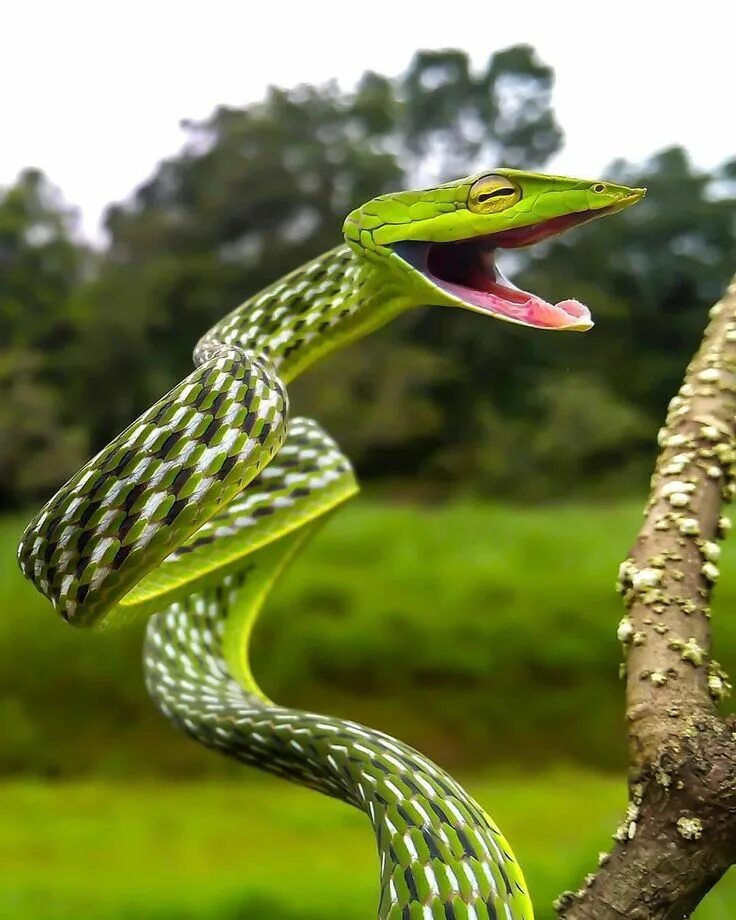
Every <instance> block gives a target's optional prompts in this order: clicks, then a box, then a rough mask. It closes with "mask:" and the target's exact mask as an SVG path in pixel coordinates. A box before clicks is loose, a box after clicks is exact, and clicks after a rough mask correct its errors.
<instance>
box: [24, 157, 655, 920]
mask: <svg viewBox="0 0 736 920" xmlns="http://www.w3.org/2000/svg"><path fill="white" fill-rule="evenodd" d="M641 194H642V192H641V191H640V190H631V189H627V188H624V187H622V186H616V185H612V184H610V183H602V182H598V183H591V182H587V181H581V180H574V179H564V178H560V177H550V176H543V175H537V174H533V173H525V172H519V171H515V170H503V169H499V170H496V171H495V172H493V173H484V174H481V175H478V176H474V177H471V178H469V179H460V180H458V181H456V182H452V183H448V184H446V185H442V186H438V187H436V188H432V189H427V190H422V191H416V192H399V193H396V194H392V195H385V196H381V197H380V198H377V199H374V200H373V201H371V202H368V203H367V204H366V205H364V206H363V207H362V208H359V209H357V210H356V211H354V212H352V214H350V215H349V217H348V219H347V220H346V222H345V226H344V231H345V237H346V244H347V245H343V246H341V247H338V248H337V249H334V250H332V251H330V252H327V253H325V254H324V255H322V256H320V257H318V258H316V259H314V260H313V261H312V262H310V263H308V264H307V265H305V266H303V267H302V268H300V269H298V270H297V271H295V272H292V273H291V274H290V275H288V276H286V277H285V278H283V279H282V280H280V281H278V282H276V283H275V284H273V285H272V286H271V287H269V288H267V289H266V290H265V291H263V292H262V293H260V294H259V295H257V296H255V297H253V298H251V299H250V300H248V301H247V302H246V303H244V304H243V305H242V306H240V307H238V308H237V309H236V310H235V311H234V312H233V313H231V314H230V315H229V316H228V317H226V318H225V319H224V320H222V321H221V322H220V323H219V324H218V325H216V326H215V327H214V328H213V329H211V330H210V331H209V332H208V333H207V334H206V335H205V336H204V338H203V339H202V340H201V341H200V343H199V344H198V346H197V348H196V350H195V355H194V362H195V365H196V369H195V370H194V371H193V373H191V374H190V375H189V376H188V377H187V378H186V379H185V380H184V381H183V382H182V383H180V384H179V385H178V386H176V387H175V388H174V389H173V390H171V392H169V393H168V394H167V395H166V396H164V397H163V398H162V399H161V400H159V402H157V403H156V405H154V406H153V407H152V408H151V409H149V410H148V411H147V412H146V413H144V414H143V415H142V416H141V417H140V418H139V419H138V420H137V421H136V422H134V423H133V424H132V425H131V426H130V427H129V428H128V429H127V430H126V431H124V432H123V433H122V434H121V435H119V436H118V437H117V438H116V439H115V440H114V441H113V442H112V443H111V444H109V445H108V446H107V447H106V448H105V449H104V450H102V451H101V453H99V454H98V455H97V456H96V457H94V458H93V459H92V460H91V461H90V462H89V463H88V464H87V465H86V466H85V467H84V468H83V469H82V470H80V471H79V472H78V473H77V474H76V475H75V476H74V477H73V478H72V479H71V480H70V481H69V482H68V483H66V485H64V486H63V487H62V488H61V490H60V491H59V492H58V493H57V494H56V495H55V496H54V497H53V498H52V499H51V501H50V502H49V503H48V504H47V505H46V506H45V507H44V508H43V510H42V511H41V512H40V513H39V514H38V516H37V517H36V518H35V519H34V520H33V521H32V522H31V524H30V525H29V526H28V528H27V529H26V531H25V533H24V535H23V538H22V541H21V544H20V547H19V560H20V565H21V567H22V570H23V572H24V573H25V575H26V576H27V577H28V578H30V579H31V580H32V581H33V582H34V584H35V585H36V587H37V588H38V589H39V590H40V591H41V592H42V593H43V594H44V595H46V597H48V598H49V599H50V600H51V602H52V603H53V605H54V607H55V608H56V609H57V611H58V612H59V613H60V614H61V615H62V616H63V617H64V618H65V619H67V620H68V621H69V622H70V623H74V624H78V625H94V626H104V625H108V624H110V623H114V622H122V621H125V620H126V619H129V618H131V617H132V616H134V615H135V616H139V615H150V616H151V618H150V620H149V623H148V629H147V638H146V644H145V652H144V663H145V674H146V682H147V686H148V689H149V692H150V694H151V696H152V698H153V699H154V701H155V702H156V704H157V705H158V707H159V708H160V709H161V711H162V712H163V713H164V714H165V715H166V716H168V718H169V719H171V720H172V721H173V722H174V723H175V724H177V725H178V726H180V727H181V728H183V729H184V731H186V732H188V733H189V734H190V735H192V736H193V737H194V738H196V739H197V740H199V741H200V742H202V743H203V744H205V745H207V746H209V747H212V748H216V749H218V750H220V751H222V752H224V753H226V754H228V755H230V756H231V757H235V758H237V759H238V760H241V761H243V762H244V763H247V764H252V765H253V766H257V767H260V768H261V769H264V770H268V771H270V772H272V773H276V774H278V775H281V776H284V777H286V778H288V779H291V780H295V781H296V782H299V783H302V784H303V785H306V786H309V787H311V788H313V789H316V790H319V791H320V792H323V793H325V794H327V795H330V796H335V797H337V798H339V799H342V800H344V801H346V802H349V803H350V804H352V805H354V806H356V807H357V808H360V809H361V810H363V811H365V812H366V814H367V815H368V817H369V819H370V821H371V824H372V825H373V829H374V831H375V834H376V840H377V844H378V851H379V855H380V903H379V907H378V916H379V917H380V918H382V920H383V918H388V920H419V918H422V920H431V918H434V920H476V918H478V920H488V918H490V920H496V918H502V920H527V918H531V916H532V907H531V902H530V899H529V896H528V894H527V890H526V885H525V883H524V879H523V876H522V873H521V870H520V868H519V866H518V864H517V862H516V860H515V858H514V856H513V855H512V852H511V848H510V846H509V844H508V842H507V841H506V839H505V838H504V836H503V835H502V833H501V832H500V830H499V829H498V827H497V826H496V825H495V824H494V822H493V821H492V820H491V819H490V818H489V816H488V815H487V814H486V813H485V812H484V810H483V809H482V808H481V807H480V806H479V805H478V804H477V803H476V802H475V801H474V800H473V799H472V798H471V797H470V796H469V795H468V794H467V792H465V791H464V790H463V789H462V788H461V787H460V786H459V785H458V784H457V783H456V782H455V781H454V780H453V779H452V778H451V777H450V776H449V775H448V774H447V773H446V772H445V771H444V770H442V769H441V768H440V767H438V766H436V765H435V764H434V763H432V762H431V761H430V760H428V759H427V758H426V757H424V756H423V755H422V754H420V753H418V752H417V751H415V750H413V749H412V748H410V747H408V746H407V745H405V744H403V743H402V742H401V741H397V740H395V739H393V738H391V737H389V736H387V735H385V734H383V733H381V732H379V731H376V730H374V729H371V728H367V727H365V726H362V725H358V724H355V723H353V722H350V721H344V720H340V719H334V718H330V717H329V716H323V715H317V714H313V713H309V712H302V711H299V710H297V709H290V708H286V707H283V706H279V705H278V704H276V703H273V702H271V701H270V700H269V699H268V698H267V697H266V696H265V695H264V694H263V692H262V691H261V690H260V689H259V687H258V686H257V684H256V682H255V680H254V679H253V676H252V674H251V671H250V668H249V664H248V657H247V646H248V636H249V633H250V630H251V628H252V626H253V622H254V620H255V617H256V615H257V613H258V611H259V610H260V608H261V606H262V604H263V601H264V599H265V597H266V595H267V593H268V590H269V588H270V586H271V584H272V583H273V581H274V580H275V578H276V577H277V576H278V574H279V573H280V571H281V570H282V569H283V568H284V566H285V565H286V563H287V561H288V560H289V559H290V557H291V556H292V555H293V554H294V553H295V552H296V551H297V549H298V548H299V547H300V545H301V544H302V543H303V542H304V541H305V539H306V537H307V536H308V534H309V533H310V532H311V531H312V530H314V528H315V527H316V526H317V523H318V522H319V520H320V519H323V518H324V516H325V515H326V513H327V512H329V511H331V510H332V509H334V508H335V507H336V506H337V505H339V504H340V503H341V502H343V501H344V500H345V499H346V498H348V497H349V496H351V495H352V494H354V492H355V491H356V484H355V481H354V478H353V474H352V471H351V468H350V464H349V463H348V461H347V460H346V458H345V457H344V456H343V455H342V454H341V453H340V451H339V449H338V448H337V446H336V445H335V443H334V442H333V441H332V440H331V439H330V438H329V437H328V436H327V435H326V434H325V433H324V432H323V431H322V430H321V428H320V427H319V426H318V425H317V424H316V423H315V422H313V421H310V420H308V419H292V420H288V411H287V405H288V400H287V396H286V391H285V383H286V382H288V381H289V380H290V379H292V378H293V377H295V376H296V375H297V374H298V373H299V372H300V371H301V370H302V369H304V368H305V367H306V366H308V365H309V364H311V363H312V362H313V361H314V360H316V359H317V358H318V357H321V356H322V355H323V354H325V353H327V352H328V351H331V350H333V349H335V348H337V347H339V346H342V345H345V344H347V343H348V342H350V341H352V340H354V339H357V338H359V337H360V336H362V335H365V334H366V333H368V332H370V331H372V330H373V329H375V328H377V327H378V326H380V325H382V324H384V323H385V322H387V321H388V320H390V319H391V318H393V317H394V316H396V315H397V314H399V313H401V312H402V311H403V310H406V309H408V308H410V307H413V306H420V305H425V304H437V305H444V306H454V307H463V308H465V309H470V310H473V311H475V312H481V313H485V314H489V315H492V316H496V317H497V318H501V319H505V320H508V321H511V322H516V323H521V324H524V325H529V326H534V327H537V328H547V329H573V330H581V329H586V328H589V327H590V325H591V322H590V315H589V313H588V311H587V308H585V307H584V306H583V305H582V304H579V303H578V302H577V301H572V300H571V301H564V302H562V303H560V304H557V305H552V304H549V303H546V302H545V301H543V300H542V299H541V298H539V297H537V296H535V295H533V294H530V293H528V292H524V291H520V290H519V289H518V288H516V287H514V286H513V285H512V284H511V283H510V282H509V281H507V279H506V278H504V276H503V275H502V274H501V272H500V270H499V269H498V268H497V266H496V264H495V258H494V257H495V252H496V250H497V249H498V248H512V247H517V246H523V245H528V244H530V243H533V242H536V241H538V240H540V239H546V238H548V237H549V236H551V235H553V234H556V233H559V232H561V231H562V230H565V229H567V228H568V227H570V226H573V225H576V224H579V223H582V222H584V221H587V220H590V219H592V218H594V217H598V216H601V215H602V214H607V213H612V212H613V211H616V210H620V209H621V208H622V207H625V206H626V205H628V204H630V203H632V202H633V201H635V200H637V199H638V198H639V197H641Z"/></svg>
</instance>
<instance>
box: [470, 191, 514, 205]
mask: <svg viewBox="0 0 736 920" xmlns="http://www.w3.org/2000/svg"><path fill="white" fill-rule="evenodd" d="M513 194H514V190H513V189H512V188H497V189H494V190H493V191H492V192H484V193H483V194H482V195H478V201H481V202H483V201H488V199H489V198H498V197H499V196H500V195H513Z"/></svg>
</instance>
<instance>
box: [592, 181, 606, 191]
mask: <svg viewBox="0 0 736 920" xmlns="http://www.w3.org/2000/svg"><path fill="white" fill-rule="evenodd" d="M605 190H606V187H605V185H604V184H603V183H602V182H596V184H595V185H594V186H593V191H594V192H605Z"/></svg>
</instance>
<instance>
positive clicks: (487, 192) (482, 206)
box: [468, 176, 521, 214]
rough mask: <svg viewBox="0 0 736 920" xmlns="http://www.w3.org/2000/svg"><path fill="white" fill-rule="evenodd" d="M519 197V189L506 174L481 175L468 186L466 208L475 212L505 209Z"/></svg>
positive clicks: (489, 212)
mask: <svg viewBox="0 0 736 920" xmlns="http://www.w3.org/2000/svg"><path fill="white" fill-rule="evenodd" d="M520 198H521V190H520V189H519V188H518V187H517V186H516V185H515V184H514V183H513V182H511V181H510V180H509V179H508V178H507V177H506V176H482V177H481V178H480V179H477V180H476V181H475V182H474V183H473V185H472V186H471V187H470V193H469V194H468V210H469V211H473V213H475V214H495V213H496V212H497V211H505V210H506V208H510V207H511V205H512V204H516V202H517V201H518V200H519V199H520Z"/></svg>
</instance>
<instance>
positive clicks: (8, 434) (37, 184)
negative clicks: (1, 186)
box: [0, 170, 88, 506]
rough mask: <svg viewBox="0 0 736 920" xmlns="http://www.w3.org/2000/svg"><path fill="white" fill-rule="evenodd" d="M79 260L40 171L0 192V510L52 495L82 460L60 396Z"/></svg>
mask: <svg viewBox="0 0 736 920" xmlns="http://www.w3.org/2000/svg"><path fill="white" fill-rule="evenodd" d="M87 258H88V254H87V253H86V252H85V250H84V249H83V247H81V246H79V245H78V244H77V243H76V242H75V241H74V239H73V214H72V212H71V211H70V210H69V209H68V208H67V207H66V206H65V205H64V203H63V202H62V200H61V197H60V195H59V193H58V192H57V191H56V189H54V188H53V187H52V186H51V185H50V184H49V183H48V181H47V180H46V178H45V177H44V176H43V174H42V173H40V172H38V171H37V170H26V171H25V172H23V173H22V174H21V175H20V177H19V178H18V180H17V182H16V183H15V184H14V185H13V186H11V187H10V188H8V189H6V190H5V191H2V190H0V343H2V345H1V347H0V506H2V505H5V504H8V503H11V502H13V501H18V500H23V499H27V498H28V497H31V496H34V495H36V494H38V492H39V491H43V490H47V489H51V488H53V487H54V486H56V485H58V483H59V481H60V480H62V479H63V478H64V477H65V476H66V475H68V474H69V473H71V472H72V471H73V470H74V469H75V468H76V467H77V466H79V464H80V462H82V461H83V460H84V458H85V456H86V453H87V450H88V444H87V438H86V435H85V425H84V422H85V420H84V418H80V417H79V416H78V414H77V413H76V411H72V410H70V409H69V408H68V407H67V405H66V402H65V399H64V396H65V393H68V392H69V387H70V386H71V376H72V369H71V368H70V367H69V363H68V352H67V350H66V348H67V345H68V343H69V342H70V341H71V340H72V339H73V338H74V329H73V319H72V313H73V311H72V306H71V302H72V298H73V296H74V293H75V291H76V290H77V289H78V288H79V286H80V284H81V283H82V280H83V277H84V272H85V265H86V262H87Z"/></svg>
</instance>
